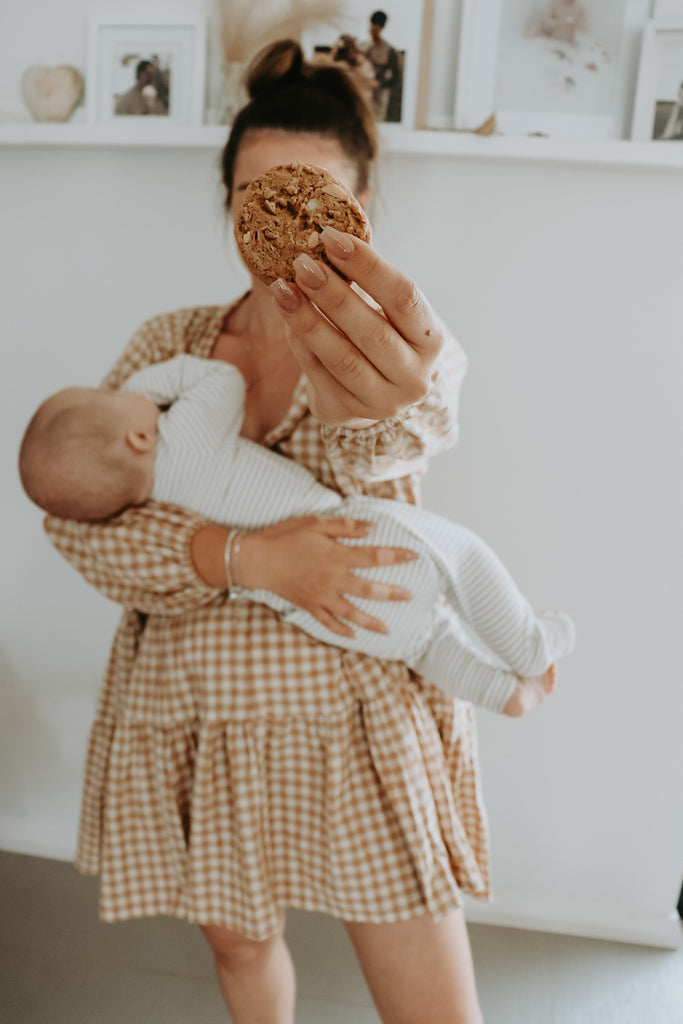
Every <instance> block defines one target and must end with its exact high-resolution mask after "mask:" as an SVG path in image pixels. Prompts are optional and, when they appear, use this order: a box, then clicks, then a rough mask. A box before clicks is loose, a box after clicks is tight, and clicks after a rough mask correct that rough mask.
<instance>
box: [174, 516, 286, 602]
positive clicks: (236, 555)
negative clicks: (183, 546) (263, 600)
mask: <svg viewBox="0 0 683 1024" xmlns="http://www.w3.org/2000/svg"><path fill="white" fill-rule="evenodd" d="M261 539H262V532H261V531H260V530H255V531H253V532H249V533H241V532H238V531H235V530H231V529H230V528H229V527H227V526H218V525H217V524H215V523H209V524H207V525H206V526H201V527H200V528H199V529H198V530H197V532H196V533H195V534H194V536H193V537H192V542H191V552H192V563H193V565H194V568H195V571H196V573H197V575H198V576H199V577H200V579H201V580H202V581H203V582H204V583H206V584H207V586H209V587H215V588H216V589H217V590H225V589H226V588H227V587H240V588H242V587H247V588H249V589H250V590H256V589H259V588H261V587H262V586H263V582H264V581H265V579H266V578H267V558H264V557H263V544H262V543H261ZM229 541H230V544H228V542H229ZM236 541H238V545H237V550H236ZM231 556H232V557H231ZM229 566H231V567H232V569H231V578H229V577H228V572H227V571H226V570H227V568H228V567H229Z"/></svg>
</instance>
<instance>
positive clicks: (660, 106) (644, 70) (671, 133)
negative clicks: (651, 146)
mask: <svg viewBox="0 0 683 1024" xmlns="http://www.w3.org/2000/svg"><path fill="white" fill-rule="evenodd" d="M631 138H632V139H633V140H635V141H638V142H645V141H652V142H681V141H683V16H679V17H676V18H666V19H662V18H652V19H650V20H649V21H648V23H647V26H646V28H645V34H644V37H643V46H642V51H641V57H640V67H639V70H638V81H637V86H636V99H635V105H634V109H633V124H632V129H631Z"/></svg>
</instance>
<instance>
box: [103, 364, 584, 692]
mask: <svg viewBox="0 0 683 1024" xmlns="http://www.w3.org/2000/svg"><path fill="white" fill-rule="evenodd" d="M123 390H128V391H136V392H139V393H141V394H143V395H145V396H146V397H147V398H149V399H151V400H152V401H153V402H155V403H156V404H158V405H159V406H161V407H162V408H164V409H165V411H163V412H162V414H161V415H160V417H159V437H158V443H157V453H156V464H155V475H154V487H153V490H152V494H151V497H152V498H154V499H155V500H157V501H160V502H166V503H168V504H175V505H181V506H184V507H186V508H189V509H191V510H193V511H195V512H198V513H199V514H201V515H203V516H206V517H207V518H208V519H211V520H213V521H215V522H221V523H225V524H229V525H230V526H232V527H235V528H237V529H240V530H258V529H263V528H264V527H266V526H270V525H272V524H273V523H276V522H280V521H281V520H284V519H289V518H291V517H295V516H305V515H311V514H317V515H324V516H339V517H350V518H354V519H365V520H370V521H372V522H373V523H374V524H375V525H374V529H373V530H372V531H371V534H370V536H369V537H367V538H364V539H362V540H353V541H344V543H353V544H365V545H372V546H382V547H384V546H386V547H404V548H410V549H412V550H413V551H416V552H417V553H418V555H419V556H420V557H419V558H417V559H416V560H415V561H413V562H406V563H403V564H401V565H396V566H385V567H382V568H376V569H363V570H356V571H357V572H359V573H362V574H363V575H365V576H368V577H370V578H373V579H377V580H381V581H382V582H386V583H391V584H394V585H396V586H401V587H405V588H406V589H407V590H408V591H410V592H411V593H412V594H413V598H412V600H411V601H407V602H400V601H399V602H392V601H371V600H364V599H357V600H358V604H359V605H361V606H362V607H363V609H364V610H365V611H367V612H368V613H369V614H371V615H374V616H375V617H377V618H380V619H381V620H382V621H384V622H385V623H386V625H387V627H388V629H389V633H388V635H383V634H379V633H374V632H371V631H369V630H365V629H360V628H358V629H357V630H356V635H355V636H354V637H350V638H347V637H340V636H338V635H337V634H336V633H332V632H331V631H330V630H329V629H327V628H326V627H325V626H323V625H322V624H321V623H320V622H318V620H317V619H315V618H314V617H313V616H312V615H310V614H309V613H308V612H306V611H304V610H303V609H301V608H298V607H296V606H294V605H292V604H290V603H289V602H288V601H286V600H284V599H283V598H281V597H279V596H278V595H276V594H273V593H271V592H269V591H265V590H248V589H245V590H244V596H245V598H247V599H249V600H252V601H257V602H260V603H262V604H265V605H267V606H268V607H270V608H272V609H273V610H274V611H276V612H278V613H279V614H280V615H281V616H282V618H283V619H285V620H286V621H287V622H289V623H291V624H293V625H295V626H297V627H298V628H299V629H302V630H304V631H305V632H306V633H309V634H310V635H311V636H313V637H315V638H316V639H318V640H321V641H323V642H324V643H327V644H332V645H334V646H337V647H342V648H344V649H348V650H355V651H361V652H363V653H365V654H369V655H371V656H372V657H376V658H381V659H387V660H391V661H402V662H404V663H405V664H406V665H408V667H409V668H411V669H413V670H414V671H415V672H417V673H419V674H420V675H422V676H425V677H426V678H427V679H429V680H430V681H431V682H433V683H435V684H436V685H437V686H438V687H440V689H442V690H443V691H444V692H446V693H447V694H449V695H451V696H456V697H457V696H463V695H465V699H467V700H471V701H472V702H473V703H475V704H477V705H479V706H480V707H484V708H487V709H489V710H491V711H498V712H501V711H502V710H503V708H504V706H505V704H506V702H507V700H508V699H509V697H510V696H511V695H512V692H513V690H514V688H515V685H516V681H517V677H518V676H533V675H540V674H542V673H543V672H545V671H546V670H547V669H548V668H549V666H550V665H551V664H552V663H553V662H554V661H555V660H556V659H557V658H560V657H562V656H564V655H566V654H569V653H570V651H571V650H572V648H573V646H574V626H573V623H572V622H571V620H570V619H568V618H567V617H566V616H564V615H557V614H550V613H546V614H544V615H542V616H537V615H536V614H535V613H534V612H533V610H532V608H531V607H530V605H529V603H528V602H527V601H526V599H525V598H524V597H523V596H522V594H521V593H520V592H519V590H518V588H517V586H516V584H515V583H514V581H513V579H512V578H511V576H510V574H509V573H508V571H507V570H506V569H505V567H504V566H503V565H502V563H501V562H500V560H499V559H498V557H497V556H496V555H495V554H494V552H493V551H492V550H491V549H490V548H489V547H488V546H487V545H486V544H485V543H484V541H482V540H481V539H480V538H479V537H477V535H476V534H474V533H472V532H471V531H470V530H468V529H466V528H465V527H463V526H460V525H458V524H457V523H453V522H451V521H450V520H449V519H446V518H445V517H443V516H440V515H437V514H436V513H433V512H428V511H427V510H425V509H422V508H418V507H416V506H414V505H408V504H404V503H402V502H397V501H390V500H388V499H383V498H369V497H367V496H365V495H354V496H351V497H347V498H342V497H341V496H340V495H339V494H337V493H336V492H335V491H332V490H331V489H329V488H327V487H324V486H323V485H322V484H320V483H318V482H317V481H316V479H315V477H314V476H313V475H312V474H311V473H310V472H309V471H308V470H307V469H305V468H304V467H303V466H300V465H298V464H296V463H294V462H292V461H290V460H289V459H287V458H285V457H283V456H282V455H278V454H276V453H275V452H272V451H269V450H268V449H266V448H264V447H262V446H261V445H259V444H256V443H254V442H253V441H249V440H247V439H246V438H243V437H240V433H239V432H240V428H241V425H242V418H243V413H244V396H245V392H246V385H245V382H244V379H243V377H242V375H241V374H240V373H239V371H238V370H237V369H236V368H235V367H234V366H231V365H230V364H228V363H223V362H220V361H217V360H207V359H200V358H197V357H196V356H190V355H180V356H176V357H174V358H173V359H170V360H168V361H166V362H163V363H157V364H155V365H153V366H150V367H147V368H146V369H144V370H140V371H138V372H137V373H134V374H133V375H132V376H131V377H130V378H129V379H128V380H127V381H126V383H125V384H124V386H123ZM165 407H168V408H165ZM443 599H445V602H446V603H445V604H444V600H443ZM449 606H450V607H449ZM453 612H455V615H454V614H453Z"/></svg>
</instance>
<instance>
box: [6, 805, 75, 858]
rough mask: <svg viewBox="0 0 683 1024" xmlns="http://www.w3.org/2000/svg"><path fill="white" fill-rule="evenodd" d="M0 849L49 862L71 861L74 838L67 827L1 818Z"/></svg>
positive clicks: (71, 830) (71, 828) (73, 852)
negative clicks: (47, 858)
mask: <svg viewBox="0 0 683 1024" xmlns="http://www.w3.org/2000/svg"><path fill="white" fill-rule="evenodd" d="M0 850H6V851H8V852H9V853H26V854H29V855H31V856H34V857H50V858H51V859H52V860H73V859H74V856H75V852H76V836H75V833H74V829H73V827H69V826H67V825H50V824H48V823H47V822H41V821H29V820H28V819H26V818H10V817H5V816H4V815H0Z"/></svg>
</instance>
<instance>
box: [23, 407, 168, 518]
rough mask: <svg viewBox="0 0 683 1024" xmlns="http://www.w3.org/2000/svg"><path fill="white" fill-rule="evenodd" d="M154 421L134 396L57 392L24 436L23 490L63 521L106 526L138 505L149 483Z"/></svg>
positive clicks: (151, 412)
mask: <svg viewBox="0 0 683 1024" xmlns="http://www.w3.org/2000/svg"><path fill="white" fill-rule="evenodd" d="M158 417H159V409H158V408H157V406H156V405H155V404H154V403H153V402H150V401H149V400H148V399H147V398H145V397H144V396H143V395H139V394H136V393H135V392H132V391H118V392H109V391H99V390H97V389H96V388H66V390H64V391H58V392H57V394H55V395H52V396H51V397H50V398H48V399H47V400H46V401H45V402H43V404H42V405H41V406H40V408H39V409H38V410H37V412H36V413H35V415H34V416H33V418H32V419H31V422H30V423H29V425H28V427H27V429H26V433H25V434H24V438H23V441H22V443H21V449H20V451H19V473H20V476H21V482H22V484H23V486H24V490H25V491H26V493H27V494H28V496H29V498H30V499H31V501H34V502H35V503H36V505H39V506H40V508H42V509H44V510H45V511H46V512H49V513H50V514H51V515H54V516H60V517H62V518H64V519H79V520H83V521H92V520H98V519H106V518H107V517H108V516H112V515H115V514H116V513H117V512H121V511H122V510H123V509H124V508H126V507H128V506H129V505H140V504H142V502H144V501H146V500H147V498H148V497H149V495H150V493H151V490H152V484H153V482H154V458H155V453H156V438H157V420H158Z"/></svg>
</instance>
